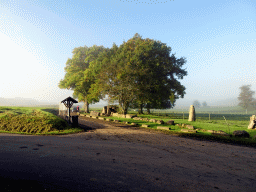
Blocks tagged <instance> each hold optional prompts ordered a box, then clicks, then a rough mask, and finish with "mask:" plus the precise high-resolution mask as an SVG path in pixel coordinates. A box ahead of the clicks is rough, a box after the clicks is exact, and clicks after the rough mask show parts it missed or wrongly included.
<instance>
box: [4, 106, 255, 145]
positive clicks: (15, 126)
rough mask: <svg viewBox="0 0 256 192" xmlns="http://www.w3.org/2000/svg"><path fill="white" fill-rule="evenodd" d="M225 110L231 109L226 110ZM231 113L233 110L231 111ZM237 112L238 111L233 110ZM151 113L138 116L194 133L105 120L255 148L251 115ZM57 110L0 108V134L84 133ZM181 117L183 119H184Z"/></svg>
mask: <svg viewBox="0 0 256 192" xmlns="http://www.w3.org/2000/svg"><path fill="white" fill-rule="evenodd" d="M90 110H91V111H99V112H100V111H101V108H91V109H90ZM226 110H232V109H230V108H227V109H226ZM233 110H234V108H233ZM235 110H237V109H235ZM152 112H153V113H152V114H140V115H138V117H142V118H148V119H157V120H160V119H161V120H163V121H164V122H167V121H168V120H170V119H172V120H174V122H175V124H188V125H193V126H194V128H195V129H198V130H197V133H184V132H181V129H182V127H181V126H175V125H166V124H165V125H159V124H156V123H152V122H147V121H141V120H134V119H126V118H118V117H106V118H109V119H113V120H114V119H118V120H120V121H121V122H127V121H128V122H129V123H133V122H134V123H137V124H138V125H139V126H141V125H142V124H146V125H149V126H150V127H149V129H156V130H157V131H163V132H165V133H166V134H177V135H179V136H185V137H196V138H201V139H207V140H221V141H224V142H233V143H239V144H246V145H255V144H256V140H255V139H254V138H253V136H255V135H256V130H250V129H247V127H248V124H249V119H250V116H251V114H230V113H227V112H226V113H225V111H223V113H220V114H214V113H211V114H210V117H209V111H208V113H202V112H201V113H200V112H197V111H196V121H195V122H189V121H188V112H186V113H182V112H181V111H174V110H158V111H157V110H155V111H154V110H152ZM80 113H81V114H85V113H84V112H83V109H81V110H80ZM136 113H137V112H136V111H134V110H130V111H129V114H136ZM57 114H58V109H57V108H42V107H0V132H2V133H16V134H31V135H33V134H34V135H59V134H62V135H63V134H71V133H78V132H83V131H84V130H83V129H81V128H79V127H72V126H71V125H69V124H68V123H67V122H66V121H65V120H63V119H61V118H60V117H58V116H57ZM183 117H184V119H183ZM157 126H168V127H170V128H171V130H170V131H164V130H158V129H157ZM207 130H214V131H218V130H222V131H224V132H226V133H228V134H230V136H229V137H227V136H216V135H212V134H211V133H210V132H207ZM236 130H245V131H247V132H248V133H249V134H250V138H235V137H233V136H232V133H233V131H236Z"/></svg>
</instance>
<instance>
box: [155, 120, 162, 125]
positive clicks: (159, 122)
mask: <svg viewBox="0 0 256 192" xmlns="http://www.w3.org/2000/svg"><path fill="white" fill-rule="evenodd" d="M156 123H157V124H161V125H163V124H164V121H163V120H157V122H156Z"/></svg>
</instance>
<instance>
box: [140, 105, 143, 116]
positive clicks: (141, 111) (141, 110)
mask: <svg viewBox="0 0 256 192" xmlns="http://www.w3.org/2000/svg"><path fill="white" fill-rule="evenodd" d="M139 114H143V105H142V104H140V105H139Z"/></svg>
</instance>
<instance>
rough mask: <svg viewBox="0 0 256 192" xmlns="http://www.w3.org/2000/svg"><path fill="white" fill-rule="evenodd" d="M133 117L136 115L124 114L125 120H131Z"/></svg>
mask: <svg viewBox="0 0 256 192" xmlns="http://www.w3.org/2000/svg"><path fill="white" fill-rule="evenodd" d="M134 117H137V115H136V114H126V116H125V118H127V119H132V118H134Z"/></svg>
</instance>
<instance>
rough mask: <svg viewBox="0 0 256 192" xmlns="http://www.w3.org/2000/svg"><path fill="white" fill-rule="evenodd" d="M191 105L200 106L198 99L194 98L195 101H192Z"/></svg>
mask: <svg viewBox="0 0 256 192" xmlns="http://www.w3.org/2000/svg"><path fill="white" fill-rule="evenodd" d="M193 105H194V107H196V108H200V107H201V104H200V103H199V101H198V100H195V101H194V102H193Z"/></svg>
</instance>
